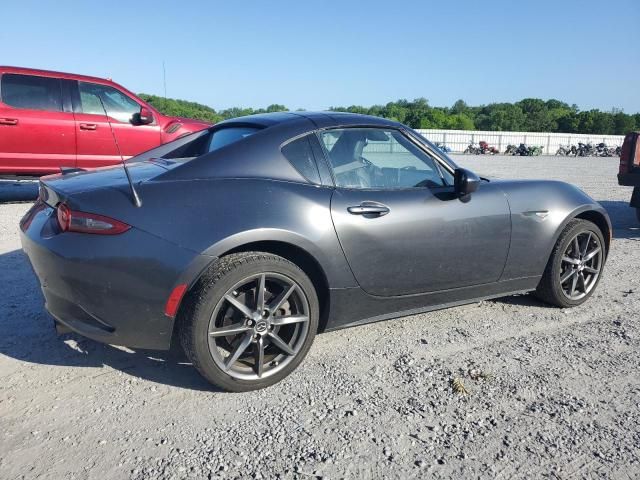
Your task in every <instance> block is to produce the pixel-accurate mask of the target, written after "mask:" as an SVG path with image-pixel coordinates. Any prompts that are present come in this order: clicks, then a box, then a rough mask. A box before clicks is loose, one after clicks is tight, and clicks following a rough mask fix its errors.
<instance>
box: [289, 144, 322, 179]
mask: <svg viewBox="0 0 640 480" xmlns="http://www.w3.org/2000/svg"><path fill="white" fill-rule="evenodd" d="M282 154H283V155H284V156H285V157H286V159H287V160H289V163H291V165H293V166H294V168H295V169H296V170H297V171H298V172H299V173H300V175H302V176H303V177H304V178H306V179H307V180H308V181H309V182H311V183H315V184H320V173H319V172H318V166H317V165H316V159H315V157H314V155H313V151H312V150H311V143H310V142H309V136H308V135H306V136H304V137H302V138H298V139H297V140H294V141H292V142H289V143H287V144H286V145H285V146H284V147H282Z"/></svg>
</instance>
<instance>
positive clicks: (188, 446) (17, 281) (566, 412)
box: [0, 157, 640, 479]
mask: <svg viewBox="0 0 640 480" xmlns="http://www.w3.org/2000/svg"><path fill="white" fill-rule="evenodd" d="M457 160H459V161H460V163H461V164H463V165H465V166H467V167H469V168H472V169H474V170H476V171H477V172H479V173H482V174H485V175H488V176H499V177H516V178H554V179H560V180H565V181H569V182H572V183H575V184H577V185H578V186H580V187H581V188H582V189H584V190H585V191H586V192H587V193H589V194H590V195H592V196H593V197H594V198H595V199H597V200H599V201H601V202H602V204H603V205H604V206H605V207H606V208H607V210H608V211H609V213H610V215H611V218H612V221H613V224H614V229H615V232H614V237H615V239H614V242H613V247H612V252H611V255H610V258H609V260H608V263H607V266H606V269H605V275H604V277H603V279H602V282H601V283H600V286H599V287H598V290H597V291H596V293H595V295H594V296H593V297H592V298H591V300H590V301H589V302H587V303H586V304H585V305H583V306H581V307H579V308H575V309H572V310H559V309H554V308H550V307H547V306H545V305H543V304H540V303H538V302H537V301H536V300H535V299H533V298H531V297H529V296H520V297H510V298H505V299H500V300H496V301H487V302H482V303H480V304H472V305H468V306H464V307H458V308H453V309H449V310H442V311H438V312H433V313H428V314H422V315H415V316H410V317H405V318H402V319H398V320H393V321H387V322H382V323H377V324H372V325H367V326H362V327H357V328H353V329H349V330H342V331H338V332H333V333H326V334H322V335H320V336H318V337H317V339H316V342H315V344H314V346H313V347H312V349H311V352H310V354H309V356H308V357H307V359H306V360H305V361H304V362H303V364H302V365H301V367H300V368H299V369H298V370H297V371H296V372H294V374H293V375H291V376H290V377H289V378H287V379H286V380H285V381H283V382H281V383H280V384H278V385H276V386H274V387H272V388H270V389H267V390H263V391H258V392H253V393H246V394H228V393H222V392H218V391H216V390H214V389H212V388H211V387H210V386H209V385H208V384H207V383H206V382H205V381H204V380H203V379H201V378H200V377H199V375H198V374H197V373H196V372H195V370H194V369H192V368H191V367H190V366H189V365H188V364H187V363H186V360H185V358H184V356H183V354H182V353H181V352H179V351H178V350H176V351H171V352H164V353H163V352H147V351H132V350H130V349H124V348H120V347H113V346H107V345H101V344H98V343H95V342H93V341H90V340H86V339H83V338H81V337H79V336H75V335H67V336H65V337H62V338H57V337H56V335H55V333H54V331H53V329H52V328H51V320H50V319H49V318H48V317H47V315H46V314H45V312H44V310H43V306H42V298H41V295H40V292H39V288H38V284H37V282H36V280H35V278H34V276H33V275H32V273H31V271H30V269H29V267H28V265H27V262H26V260H25V258H24V257H23V256H22V254H21V252H20V243H19V238H18V232H17V223H18V220H19V218H20V217H21V215H22V214H23V213H24V212H25V211H26V210H27V208H28V207H29V204H25V203H21V204H3V205H0V272H1V273H0V275H1V276H0V479H14V478H50V479H61V478H74V479H76V478H77V479H122V478H134V479H141V478H162V479H164V478H167V479H168V478H278V477H279V478H314V477H324V478H381V477H385V478H423V477H425V476H427V475H431V476H433V477H436V478H451V477H455V478H474V477H481V478H531V477H551V478H560V479H566V478H584V477H587V478H593V477H602V478H638V477H640V463H639V461H640V455H639V452H640V373H639V368H640V348H639V347H640V337H639V327H638V323H637V322H638V318H639V314H638V313H637V312H638V306H639V305H640V288H639V287H638V271H639V268H640V253H639V252H638V250H636V249H637V248H640V244H639V243H638V240H639V239H640V230H639V229H638V228H637V222H636V220H635V217H634V214H633V212H632V211H631V209H630V208H629V207H628V206H627V203H628V200H629V197H630V195H631V192H630V189H628V188H623V187H619V186H618V185H617V184H616V179H615V174H616V173H617V159H604V158H588V159H582V158H580V159H567V158H553V157H534V158H520V157H518V158H516V157H458V158H457ZM479 373H482V374H483V375H480V378H478V374H479ZM456 377H458V378H461V379H462V381H463V382H464V384H465V386H466V388H467V389H468V391H469V395H466V396H462V395H457V394H455V393H454V392H453V391H452V387H451V381H452V379H453V378H456Z"/></svg>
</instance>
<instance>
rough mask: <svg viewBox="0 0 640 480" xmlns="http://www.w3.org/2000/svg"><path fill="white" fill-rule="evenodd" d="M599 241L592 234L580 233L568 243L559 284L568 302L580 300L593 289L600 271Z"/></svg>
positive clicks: (561, 265) (600, 251) (600, 248)
mask: <svg viewBox="0 0 640 480" xmlns="http://www.w3.org/2000/svg"><path fill="white" fill-rule="evenodd" d="M602 260H603V251H602V245H601V243H600V239H599V238H598V236H597V235H595V234H593V233H592V232H589V231H586V232H580V233H578V234H577V235H576V236H575V237H573V239H572V240H571V241H570V242H569V245H568V246H567V248H566V249H565V251H564V254H563V255H562V259H561V264H560V267H561V268H560V274H559V282H560V286H561V289H562V292H563V294H564V295H565V296H566V297H567V298H568V299H570V300H580V299H581V298H583V297H584V296H585V295H587V294H589V292H590V291H591V290H592V289H593V287H595V285H596V283H597V281H598V277H599V276H600V270H601V269H602Z"/></svg>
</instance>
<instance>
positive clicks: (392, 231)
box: [21, 112, 611, 391]
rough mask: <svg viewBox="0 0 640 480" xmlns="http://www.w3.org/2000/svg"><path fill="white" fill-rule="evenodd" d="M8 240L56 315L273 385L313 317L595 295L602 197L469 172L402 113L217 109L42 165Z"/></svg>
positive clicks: (301, 347) (335, 324) (117, 339)
mask: <svg viewBox="0 0 640 480" xmlns="http://www.w3.org/2000/svg"><path fill="white" fill-rule="evenodd" d="M21 230H22V236H21V237H22V245H23V249H24V251H25V252H26V253H27V255H28V256H29V258H30V260H31V263H32V265H33V268H34V270H35V272H36V274H37V276H38V278H39V279H40V283H41V285H42V290H43V292H44V297H45V299H46V308H47V310H48V311H49V312H50V313H51V315H52V316H53V317H54V319H55V322H56V325H57V326H58V328H60V329H63V328H66V329H71V330H74V331H76V332H79V333H80V334H82V335H85V336H87V337H89V338H92V339H95V340H98V341H102V342H107V343H112V344H119V345H128V346H132V347H139V348H148V349H167V348H169V347H170V344H171V341H172V337H173V334H174V333H176V338H180V340H181V342H182V345H183V347H184V350H185V352H186V354H187V356H188V357H189V358H190V359H191V361H192V362H193V364H194V366H195V367H196V368H197V369H198V370H199V371H200V372H201V373H202V375H204V376H205V377H206V378H207V379H208V380H209V381H211V382H213V383H215V384H217V385H219V386H221V387H223V388H225V389H228V390H232V391H246V390H252V389H257V388H262V387H266V386H268V385H271V384H273V383H275V382H277V381H279V380H280V379H282V378H283V377H285V376H286V375H288V374H289V373H291V371H292V370H293V369H295V368H296V366H297V365H298V364H299V363H300V362H301V361H302V359H303V358H304V356H305V355H306V353H307V352H308V350H309V348H310V347H311V343H312V342H313V339H314V337H315V335H316V333H317V332H319V331H324V330H333V329H338V328H343V327H347V326H354V325H359V324H362V323H366V322H372V321H378V320H384V319H389V318H393V317H399V316H402V315H409V314H415V313H418V312H425V311H428V310H434V309H438V308H443V307H448V306H452V305H460V304H463V303H469V302H476V301H478V300H480V299H486V298H492V297H500V296H505V295H510V294H515V293H522V292H529V291H533V292H535V295H537V296H538V297H539V298H540V299H541V300H543V301H545V302H547V303H549V304H551V305H556V306H559V307H572V306H574V305H579V304H581V303H583V302H584V301H586V300H587V298H589V296H590V295H591V294H592V293H593V291H594V289H595V287H596V285H597V284H598V281H599V279H600V277H601V275H602V269H603V267H604V263H605V259H606V257H607V252H608V249H609V245H610V239H611V224H610V221H609V218H608V216H607V213H606V211H605V210H604V209H603V208H602V207H601V206H600V205H599V204H598V203H597V202H595V201H594V200H592V199H591V198H589V196H587V195H586V194H585V193H583V192H582V191H581V190H579V189H578V188H576V187H574V186H572V185H568V184H565V183H560V182H555V181H543V180H541V181H505V180H491V181H489V180H487V179H484V178H479V177H477V176H476V175H474V174H473V173H472V172H470V171H468V170H465V169H463V168H459V167H458V166H457V165H456V164H455V163H454V162H453V161H452V160H451V159H450V158H448V157H447V156H446V154H444V153H442V152H441V151H440V150H439V149H438V148H436V147H434V146H433V145H432V144H430V143H429V142H428V141H426V140H425V139H424V138H423V137H421V136H420V135H419V134H417V133H416V132H414V131H412V130H411V129H410V128H407V127H406V126H404V125H401V124H399V123H396V122H393V121H389V120H384V119H381V118H375V117H368V116H363V115H352V114H341V113H333V112H329V113H307V112H301V113H298V112H296V113H293V112H292V113H275V114H266V115H255V116H249V117H243V118H238V119H233V120H229V121H226V122H223V123H220V124H218V125H216V126H214V127H211V128H209V129H208V130H204V131H201V132H198V133H194V134H190V135H188V136H185V137H183V138H181V139H178V140H176V141H174V142H172V143H169V144H166V145H163V146H161V147H158V148H156V149H153V150H150V151H148V152H145V153H143V154H141V155H139V156H137V157H134V158H133V159H130V160H129V161H128V162H127V163H126V165H125V166H116V167H109V168H102V169H98V170H93V171H77V170H73V169H72V170H67V171H64V172H63V173H62V174H59V175H54V176H49V177H44V178H43V179H42V180H41V184H40V195H39V199H38V201H37V202H36V203H35V205H34V206H33V208H31V210H30V211H29V212H28V213H27V214H26V215H25V217H24V218H23V219H22V221H21Z"/></svg>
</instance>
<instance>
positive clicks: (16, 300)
mask: <svg viewBox="0 0 640 480" xmlns="http://www.w3.org/2000/svg"><path fill="white" fill-rule="evenodd" d="M0 271H1V272H5V278H2V281H0V354H3V355H6V356H7V357H11V358H14V359H16V360H19V361H20V362H28V363H34V364H40V365H51V366H65V367H78V368H82V367H93V368H100V367H111V368H112V369H114V370H118V371H120V372H123V373H125V374H127V375H130V376H133V377H138V378H141V379H144V380H148V381H151V382H155V383H159V384H165V385H171V386H175V387H180V388H185V389H190V390H201V391H212V392H215V391H221V390H219V389H217V388H216V387H215V386H213V385H211V384H210V383H208V382H207V381H206V380H205V379H204V378H203V377H202V376H201V375H200V374H199V373H198V372H197V371H196V369H195V368H194V367H193V366H192V365H191V363H190V362H189V360H188V359H187V358H186V356H185V354H184V352H183V351H182V349H181V348H180V347H179V346H173V347H172V349H171V350H169V351H155V350H154V351H151V350H138V349H130V348H124V347H117V346H111V345H105V344H102V343H99V342H95V341H93V340H90V339H88V338H85V337H82V336H80V335H77V334H75V333H69V334H64V335H61V336H58V335H57V333H56V331H55V328H54V326H53V320H52V318H51V317H50V315H49V314H48V313H47V312H46V311H45V309H44V298H43V296H42V293H41V292H40V287H39V285H38V281H37V279H36V277H35V275H34V274H33V272H32V270H31V267H30V265H29V262H28V260H27V258H26V256H25V255H24V254H23V253H22V251H21V250H15V251H12V252H8V253H4V254H2V255H0ZM173 343H174V345H176V343H177V342H173ZM103 374H104V372H98V373H95V372H92V373H91V376H99V375H103Z"/></svg>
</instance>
